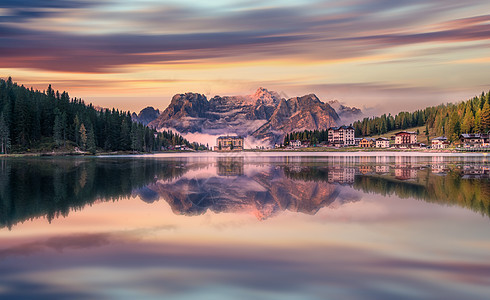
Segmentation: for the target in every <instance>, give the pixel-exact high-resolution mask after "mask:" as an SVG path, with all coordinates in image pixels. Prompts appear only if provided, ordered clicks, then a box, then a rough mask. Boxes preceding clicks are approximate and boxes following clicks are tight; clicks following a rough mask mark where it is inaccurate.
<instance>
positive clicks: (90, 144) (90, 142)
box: [87, 124, 97, 154]
mask: <svg viewBox="0 0 490 300" xmlns="http://www.w3.org/2000/svg"><path fill="white" fill-rule="evenodd" d="M87 151H88V152H90V153H92V154H95V153H96V152H97V146H96V144H95V135H94V127H93V126H92V124H90V125H89V129H88V131H87Z"/></svg>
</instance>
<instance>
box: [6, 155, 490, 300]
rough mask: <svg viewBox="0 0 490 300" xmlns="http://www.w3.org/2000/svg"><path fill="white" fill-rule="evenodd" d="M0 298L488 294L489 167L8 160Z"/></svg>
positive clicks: (201, 159)
mask: <svg viewBox="0 0 490 300" xmlns="http://www.w3.org/2000/svg"><path fill="white" fill-rule="evenodd" d="M0 298H1V299H60V298H61V299H65V298H69V299H162V298H166V299H213V300H219V299H376V300H380V299H489V298H490V158H489V156H485V155H477V154H475V155H468V156H464V155H452V154H441V155H437V156H431V154H424V153H414V154H410V155H407V154H403V153H396V154H390V153H367V154H359V153H248V154H240V153H238V154H237V153H233V154H226V153H224V154H209V153H208V154H206V153H204V154H189V155H185V154H163V155H148V156H135V157H129V156H126V157H124V156H121V157H97V158H4V159H1V160H0Z"/></svg>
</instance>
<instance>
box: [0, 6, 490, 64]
mask: <svg viewBox="0 0 490 300" xmlns="http://www.w3.org/2000/svg"><path fill="white" fill-rule="evenodd" d="M482 3H483V2H482V1H469V2H465V3H464V5H465V7H468V8H470V7H474V8H478V7H481V6H482V5H483V4H484V3H483V4H482ZM116 4H117V2H109V4H105V6H104V5H95V3H94V2H92V1H48V2H46V1H34V0H32V1H21V2H17V1H6V2H5V1H4V2H2V4H0V7H1V8H5V9H7V10H9V11H10V12H11V16H10V17H7V18H5V19H2V22H1V23H0V32H1V34H0V41H1V45H2V46H0V57H1V58H0V63H1V65H2V67H7V68H35V69H42V70H54V71H66V72H111V71H112V70H114V69H117V68H118V67H121V66H126V65H132V64H161V63H163V64H165V63H175V62H181V61H188V60H191V61H198V60H203V59H218V58H219V59H222V58H241V59H245V58H244V56H246V55H252V56H253V57H254V59H258V58H264V59H267V58H268V59H270V58H277V57H278V56H279V57H290V58H299V57H301V58H303V59H304V58H308V57H309V58H311V59H320V60H331V59H334V60H335V59H345V58H352V57H361V56H365V55H370V54H372V53H376V52H378V53H384V52H385V51H386V49H387V48H390V47H397V46H400V45H410V44H417V43H427V42H432V43H433V42H462V41H486V40H488V39H489V37H490V25H489V24H487V23H486V22H487V21H488V18H489V16H488V15H483V16H472V17H468V18H460V19H450V18H449V17H448V16H447V15H449V14H450V13H451V12H454V11H458V10H459V9H461V7H462V4H461V3H460V1H453V0H451V1H447V3H445V5H444V6H443V7H441V5H440V4H439V3H438V2H437V3H436V2H435V1H371V0H369V1H358V3H357V5H350V4H349V3H343V2H336V1H334V2H332V3H330V2H329V3H327V4H324V3H319V2H315V1H309V2H307V3H306V4H303V5H301V6H299V5H298V6H282V7H280V6H277V5H272V6H269V7H263V6H259V5H253V4H252V5H248V6H247V5H246V6H241V7H240V6H237V7H233V6H231V7H228V6H223V7H220V9H215V8H211V7H209V8H206V7H192V6H190V5H186V4H181V5H169V4H165V5H162V4H151V5H150V4H148V5H147V6H143V5H141V6H137V5H136V4H135V5H136V6H135V7H134V9H128V10H126V11H125V10H123V9H120V10H118V11H116V12H114V11H112V10H109V9H107V8H109V7H111V5H116ZM119 4H120V5H121V6H122V7H124V6H125V5H127V4H123V3H119ZM428 17H431V18H432V19H442V21H440V22H435V23H433V24H431V23H428V21H427V19H428ZM89 20H90V21H89ZM65 22H66V23H65ZM74 24H76V25H74ZM94 24H95V25H94ZM96 24H104V26H100V25H99V26H97V25H96ZM431 26H432V27H434V28H436V29H431V28H430V27H431ZM407 28H410V32H408V33H407ZM248 59H250V58H248Z"/></svg>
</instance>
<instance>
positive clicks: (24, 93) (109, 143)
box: [0, 78, 206, 154]
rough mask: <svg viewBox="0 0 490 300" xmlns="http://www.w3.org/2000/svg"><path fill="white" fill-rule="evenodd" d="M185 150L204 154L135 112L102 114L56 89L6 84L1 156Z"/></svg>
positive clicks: (0, 104)
mask: <svg viewBox="0 0 490 300" xmlns="http://www.w3.org/2000/svg"><path fill="white" fill-rule="evenodd" d="M175 145H185V146H187V147H189V148H191V149H195V150H204V149H206V146H204V145H200V144H197V143H190V142H189V141H187V140H186V139H184V138H183V137H182V136H181V135H179V134H176V133H173V132H172V131H163V132H157V131H156V130H154V129H152V128H149V127H147V126H144V125H142V124H139V123H137V122H133V121H132V120H131V114H130V112H129V111H128V112H124V111H119V110H117V109H114V108H113V109H97V108H95V107H94V106H93V105H92V104H88V105H86V104H85V102H84V101H83V100H82V99H77V98H70V96H69V95H68V93H67V92H62V93H60V92H59V91H55V90H53V89H52V87H51V85H49V86H48V88H47V90H45V91H42V92H41V91H38V90H34V89H33V88H30V89H28V88H26V87H24V86H19V85H17V84H16V83H13V82H12V78H8V80H3V79H0V152H1V153H2V154H5V153H24V152H48V151H53V150H62V151H73V150H76V149H78V150H79V151H81V152H87V153H91V154H95V153H96V152H104V151H105V152H109V151H133V152H153V151H160V150H164V149H168V148H172V146H175Z"/></svg>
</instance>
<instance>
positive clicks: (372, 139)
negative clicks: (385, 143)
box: [362, 138, 376, 141]
mask: <svg viewBox="0 0 490 300" xmlns="http://www.w3.org/2000/svg"><path fill="white" fill-rule="evenodd" d="M362 139H363V140H367V141H375V140H376V139H375V138H362Z"/></svg>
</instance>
